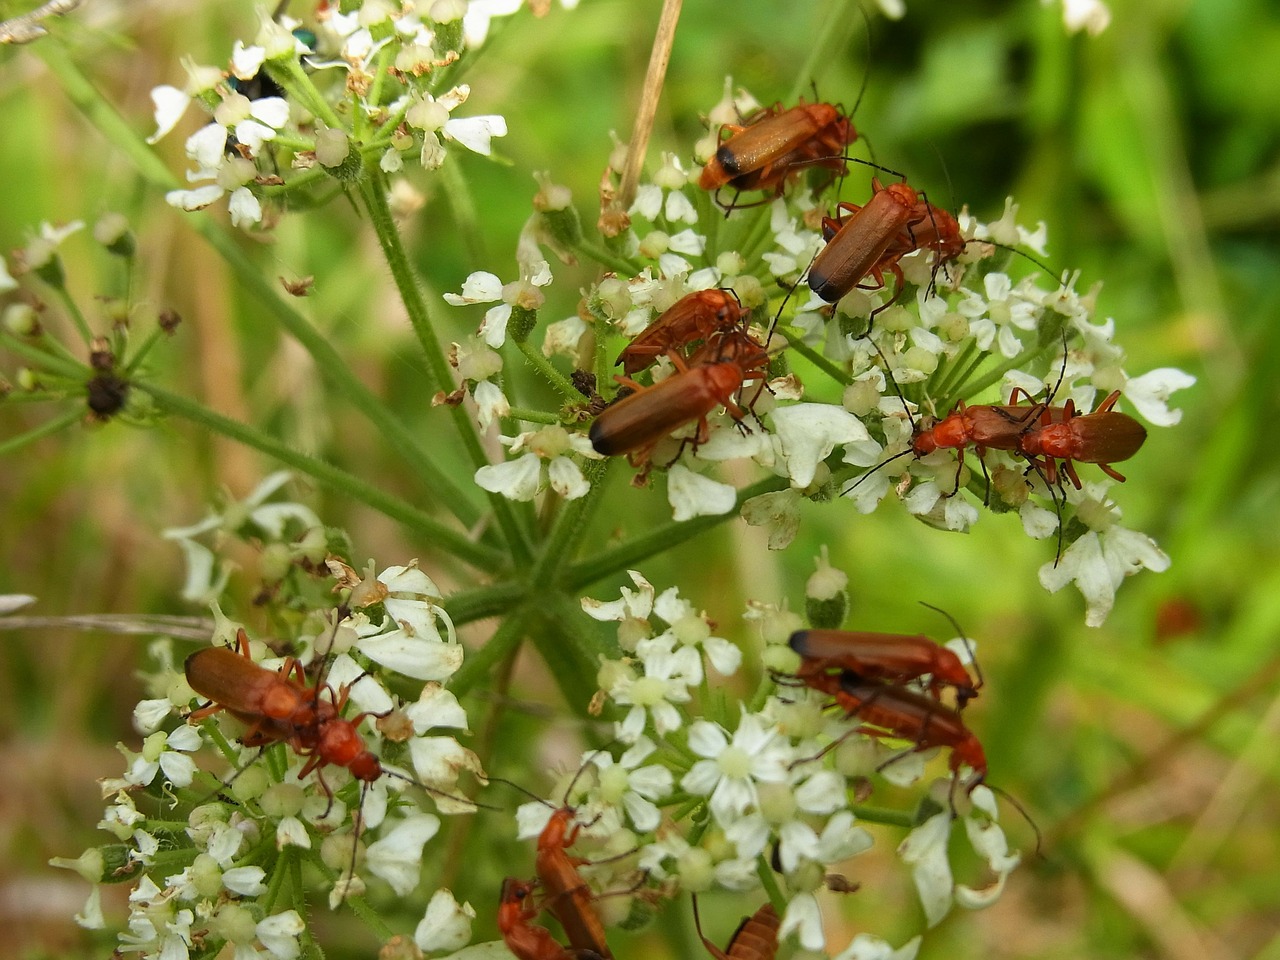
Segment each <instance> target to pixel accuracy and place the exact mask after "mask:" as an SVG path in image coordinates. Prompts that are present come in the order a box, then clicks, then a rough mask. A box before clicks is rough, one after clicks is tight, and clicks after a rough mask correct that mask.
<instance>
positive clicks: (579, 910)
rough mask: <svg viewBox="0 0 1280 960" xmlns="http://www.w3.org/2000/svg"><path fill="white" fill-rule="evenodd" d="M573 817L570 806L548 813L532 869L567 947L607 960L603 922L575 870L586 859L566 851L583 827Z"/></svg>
mask: <svg viewBox="0 0 1280 960" xmlns="http://www.w3.org/2000/svg"><path fill="white" fill-rule="evenodd" d="M575 779H576V778H575ZM576 816H577V810H575V809H574V808H573V807H570V806H562V807H560V808H558V809H557V810H555V811H553V812H552V814H551V819H550V820H548V821H547V825H546V826H545V827H543V828H542V833H541V834H540V835H539V836H538V853H537V856H536V858H535V860H534V870H535V871H536V873H537V875H538V882H539V883H541V884H542V887H543V889H544V890H546V891H547V902H546V907H547V909H548V910H550V911H551V913H552V915H553V916H555V918H556V919H557V920H559V921H560V926H561V927H563V928H564V934H565V937H566V938H567V939H568V941H569V946H570V947H571V948H572V949H574V950H576V951H578V952H579V953H582V952H584V951H589V952H591V953H593V954H595V955H596V956H599V957H602V958H604V960H611V958H612V957H613V954H612V953H611V952H610V951H609V944H608V942H607V941H606V940H605V935H604V924H603V923H601V921H600V915H599V914H598V913H596V910H595V907H593V906H592V905H591V901H592V899H593V897H592V894H591V890H590V888H588V887H587V885H586V882H585V881H584V880H583V879H582V876H581V875H580V874H579V873H578V867H579V866H581V865H582V864H584V863H588V862H589V861H587V860H584V859H582V858H581V857H572V856H570V855H569V853H568V849H569V847H571V846H573V844H574V843H575V841H577V839H578V834H579V833H580V832H581V830H582V827H583V824H581V823H574V817H576Z"/></svg>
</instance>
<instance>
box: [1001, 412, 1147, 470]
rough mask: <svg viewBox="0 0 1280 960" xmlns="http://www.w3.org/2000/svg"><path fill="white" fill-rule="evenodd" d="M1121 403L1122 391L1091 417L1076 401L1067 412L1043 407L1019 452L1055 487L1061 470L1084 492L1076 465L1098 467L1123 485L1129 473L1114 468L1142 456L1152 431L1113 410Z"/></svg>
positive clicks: (1024, 435) (1022, 438) (1020, 437)
mask: <svg viewBox="0 0 1280 960" xmlns="http://www.w3.org/2000/svg"><path fill="white" fill-rule="evenodd" d="M1119 399H1120V391H1119V390H1114V391H1112V392H1111V393H1110V394H1108V395H1107V397H1106V398H1105V399H1104V400H1103V401H1102V402H1101V403H1099V404H1098V405H1097V406H1096V407H1095V408H1094V410H1093V412H1092V413H1085V414H1081V413H1078V412H1077V411H1076V406H1075V403H1074V401H1072V400H1067V403H1066V406H1064V407H1062V408H1058V407H1042V410H1041V412H1040V416H1039V420H1038V422H1036V421H1033V422H1032V425H1031V426H1030V427H1028V428H1027V429H1025V430H1024V431H1023V432H1022V433H1020V434H1019V435H1018V453H1020V454H1022V455H1023V456H1024V457H1026V458H1027V459H1028V460H1029V461H1030V462H1031V463H1032V465H1033V466H1035V467H1036V468H1037V469H1039V470H1041V471H1042V472H1043V474H1044V478H1045V481H1046V482H1047V483H1049V484H1050V485H1053V484H1057V483H1058V482H1059V477H1058V471H1059V470H1061V471H1062V472H1063V473H1064V474H1066V475H1067V477H1068V478H1069V479H1070V480H1071V483H1072V484H1073V485H1074V486H1075V488H1076V489H1077V490H1079V489H1080V477H1079V476H1078V475H1077V474H1076V469H1075V466H1074V464H1075V463H1096V464H1097V465H1098V466H1099V467H1100V468H1101V469H1102V472H1103V473H1105V474H1106V475H1107V476H1109V477H1111V478H1112V479H1113V480H1118V481H1120V482H1121V483H1123V482H1124V477H1123V475H1121V474H1120V473H1119V472H1118V471H1116V470H1113V469H1112V468H1111V464H1112V463H1115V462H1117V461H1120V460H1128V459H1129V458H1130V457H1132V456H1133V455H1134V454H1135V453H1137V452H1138V450H1139V449H1140V448H1141V447H1142V444H1143V443H1144V442H1145V441H1146V439H1147V431H1146V428H1145V427H1143V426H1142V424H1140V423H1138V421H1137V420H1135V419H1133V417H1131V416H1129V415H1128V414H1125V413H1120V412H1119V411H1118V410H1113V409H1112V407H1114V406H1115V405H1116V401H1117V400H1119ZM1059 460H1061V461H1062V463H1061V465H1059V464H1058V462H1057V461H1059Z"/></svg>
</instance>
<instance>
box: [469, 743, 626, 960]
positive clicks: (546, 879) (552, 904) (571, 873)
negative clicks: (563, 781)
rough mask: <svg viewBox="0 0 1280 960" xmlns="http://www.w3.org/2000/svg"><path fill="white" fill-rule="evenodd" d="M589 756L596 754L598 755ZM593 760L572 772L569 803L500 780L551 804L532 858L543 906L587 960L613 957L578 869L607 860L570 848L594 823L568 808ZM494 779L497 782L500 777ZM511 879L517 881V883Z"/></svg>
mask: <svg viewBox="0 0 1280 960" xmlns="http://www.w3.org/2000/svg"><path fill="white" fill-rule="evenodd" d="M591 756H594V753H593V754H592V755H591ZM590 763H591V760H590V757H588V759H587V760H586V762H584V763H583V765H582V766H581V767H580V768H579V769H578V771H577V773H575V774H574V776H573V779H572V780H571V781H570V782H569V785H568V786H567V787H566V788H565V799H566V802H564V803H562V804H561V805H560V806H558V807H557V806H555V805H553V804H551V803H549V802H548V801H546V800H544V799H542V798H541V797H539V796H537V795H536V794H534V793H531V792H530V791H528V790H526V789H525V788H524V787H522V786H520V785H519V784H516V783H513V782H512V781H510V780H503V781H501V782H503V783H506V784H508V785H509V786H512V787H514V788H515V789H516V790H519V791H520V792H521V793H524V794H526V795H527V796H529V797H532V798H533V800H534V801H535V802H537V803H540V804H543V805H545V806H547V807H550V808H551V815H550V817H549V818H548V819H547V822H546V824H544V825H543V827H542V830H541V831H540V832H539V834H538V846H537V854H536V857H535V860H534V869H535V872H536V874H537V884H538V885H540V886H541V887H542V889H543V890H544V891H545V893H546V896H545V899H544V900H543V902H542V904H541V908H543V909H547V910H550V911H551V913H552V915H553V916H554V917H555V918H556V920H558V921H559V923H560V926H561V928H563V930H564V933H565V938H566V939H567V940H568V941H569V947H568V950H569V952H570V954H576V955H578V956H579V957H581V958H583V960H586V958H589V957H590V958H601V960H612V958H613V953H612V952H611V951H610V950H609V944H608V941H607V939H606V937H605V932H604V923H603V922H602V921H601V919H600V915H599V914H598V913H597V912H596V909H595V907H594V906H593V905H592V901H593V900H595V899H596V896H595V895H594V894H593V893H592V892H591V889H590V887H588V886H587V883H586V881H585V880H584V879H583V877H582V875H581V874H580V873H579V872H578V867H580V866H583V865H586V864H592V863H604V862H607V860H594V861H593V860H586V859H584V858H582V857H575V856H572V855H571V854H570V853H569V852H568V851H569V848H570V847H572V846H573V845H574V844H575V843H576V842H577V840H578V835H579V834H580V833H581V832H582V830H583V829H585V828H586V827H589V826H590V825H591V824H593V823H595V820H594V819H592V820H590V821H587V822H578V821H576V817H577V815H578V811H577V808H575V807H572V806H570V805H569V804H568V802H567V799H568V797H569V796H570V795H571V794H572V793H573V788H574V786H575V785H576V784H577V782H578V779H579V778H580V777H581V776H582V774H583V772H584V771H585V770H586V769H587V767H588V766H590ZM491 779H492V780H497V779H498V778H496V777H495V778H491ZM630 852H631V851H628V853H626V854H622V856H627V855H629V854H630ZM612 859H617V858H612ZM512 882H513V883H514V882H515V881H512ZM641 882H643V876H642V877H641ZM628 892H630V891H628ZM607 895H608V894H606V896H607ZM534 915H536V911H531V912H529V913H528V914H527V916H528V917H532V916H534Z"/></svg>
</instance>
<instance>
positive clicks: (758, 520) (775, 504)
mask: <svg viewBox="0 0 1280 960" xmlns="http://www.w3.org/2000/svg"><path fill="white" fill-rule="evenodd" d="M802 499H803V498H802V497H801V495H800V492H799V491H798V490H795V489H794V488H789V489H787V490H779V491H777V492H775V493H762V494H760V496H758V497H752V498H751V499H750V500H748V501H746V502H745V503H744V504H743V505H742V519H743V520H745V521H747V523H748V524H750V525H751V526H753V527H767V528H768V529H769V549H770V550H785V549H786V548H787V547H788V546H790V545H791V541H793V540H794V539H795V538H796V534H797V533H798V532H799V531H800V501H801V500H802Z"/></svg>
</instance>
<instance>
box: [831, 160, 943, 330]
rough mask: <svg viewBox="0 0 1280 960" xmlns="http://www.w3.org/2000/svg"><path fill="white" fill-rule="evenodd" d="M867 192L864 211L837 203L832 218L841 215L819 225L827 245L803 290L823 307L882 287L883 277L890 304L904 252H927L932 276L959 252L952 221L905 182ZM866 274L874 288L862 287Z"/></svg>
mask: <svg viewBox="0 0 1280 960" xmlns="http://www.w3.org/2000/svg"><path fill="white" fill-rule="evenodd" d="M871 189H872V194H871V199H870V200H868V201H867V203H866V204H865V205H864V206H858V205H857V204H856V203H840V204H838V205H837V213H838V214H840V213H843V214H844V215H843V216H839V215H838V216H837V217H836V218H831V217H824V218H823V220H822V235H823V237H824V238H825V239H826V241H827V245H826V246H825V247H823V248H822V249H821V250H820V251H818V255H817V257H815V258H814V261H813V263H812V264H811V265H810V267H809V288H810V289H811V290H813V292H814V293H815V294H817V295H818V296H819V297H820V298H822V299H823V300H825V301H826V302H827V303H835V302H836V301H837V300H839V299H840V298H841V297H843V296H845V294H847V293H849V292H850V291H851V290H853V289H854V288H855V287H863V288H865V289H871V290H875V289H879V288H881V287H883V286H884V285H885V281H884V275H885V273H891V274H893V276H894V277H895V278H896V280H897V287H896V289H895V292H894V297H893V299H894V300H896V299H897V298H898V296H899V295H900V294H901V292H902V288H903V283H904V279H903V276H902V268H901V267H900V266H899V265H898V261H899V260H901V259H902V258H903V257H904V256H906V255H907V254H908V253H911V252H913V251H915V250H932V251H933V252H934V255H935V259H934V271H935V273H936V271H937V270H938V268H939V267H941V266H942V264H943V263H945V262H947V261H948V260H954V259H955V258H956V257H958V256H959V255H960V253H961V252H962V251H963V250H964V247H965V240H964V238H963V237H962V236H961V235H960V225H959V224H958V223H957V222H956V219H955V218H954V217H953V216H951V214H949V213H947V212H946V211H945V210H942V209H941V208H939V207H935V206H934V205H933V204H931V203H929V201H928V200H926V199H924V198H923V196H922V195H921V194H920V193H918V192H916V191H915V190H914V189H912V188H911V187H910V186H908V185H907V182H906V180H902V181H900V182H898V183H891V184H889V185H888V186H887V187H886V186H883V185H882V184H881V183H880V181H879V180H878V179H875V178H873V179H872V181H871ZM868 275H870V276H871V277H873V278H874V280H875V283H874V284H870V285H867V284H863V283H862V281H863V279H864V278H865V277H867V276H868ZM892 302H893V300H890V301H889V303H892ZM888 305H889V304H888V303H886V304H883V305H882V306H880V307H879V308H877V309H878V310H883V309H884V308H885V307H887V306H888Z"/></svg>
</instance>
